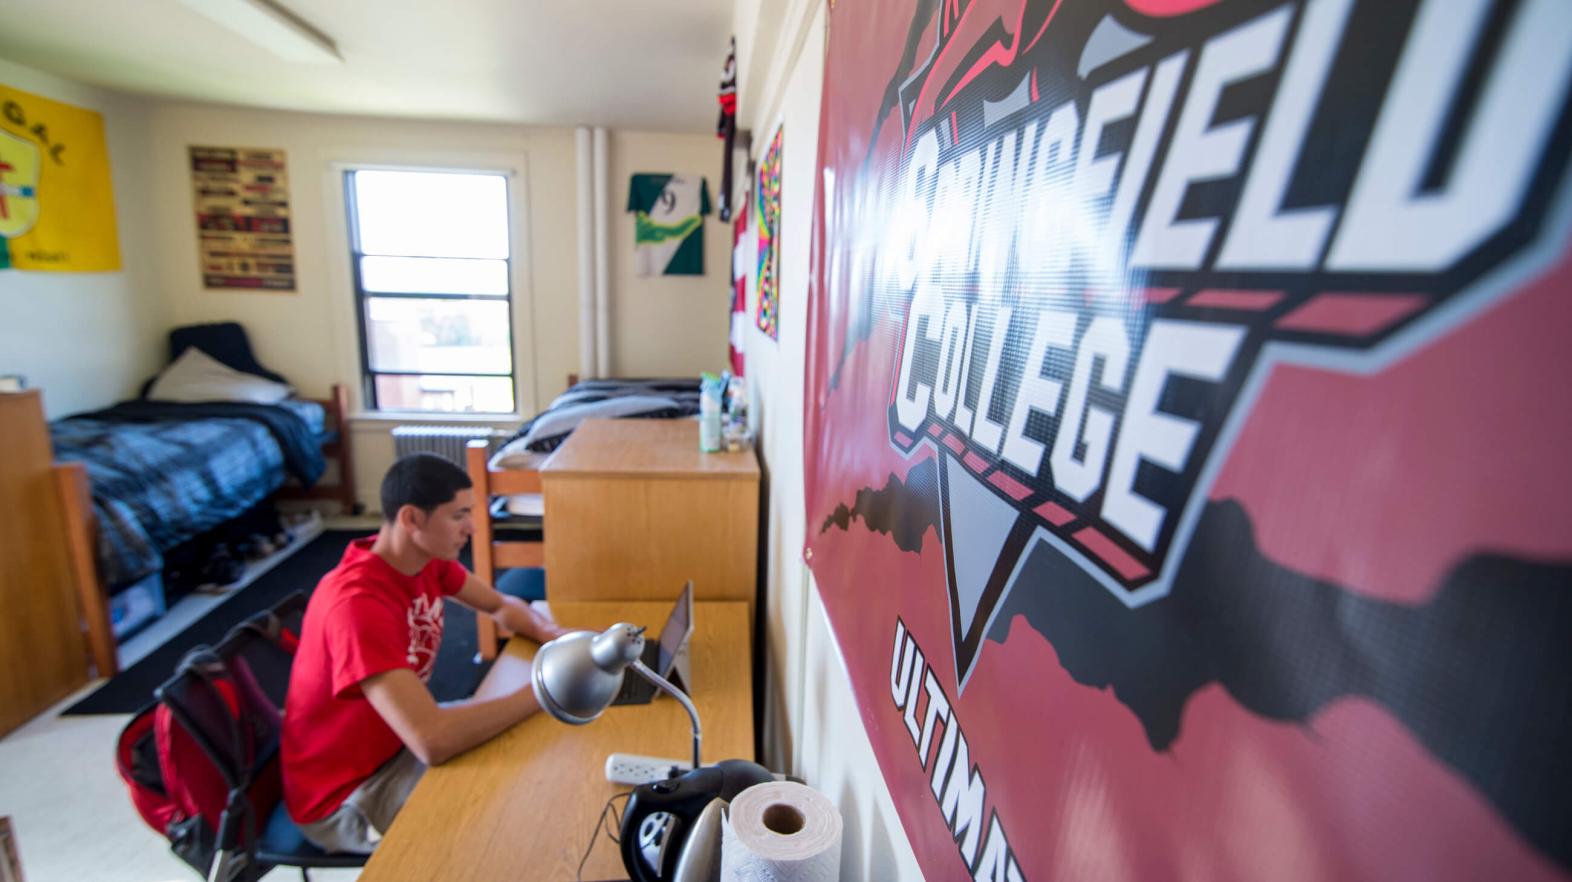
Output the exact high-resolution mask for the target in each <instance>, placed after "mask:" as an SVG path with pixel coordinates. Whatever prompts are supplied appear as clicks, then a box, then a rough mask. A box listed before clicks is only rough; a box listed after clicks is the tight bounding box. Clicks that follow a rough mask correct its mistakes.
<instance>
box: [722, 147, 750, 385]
mask: <svg viewBox="0 0 1572 882" xmlns="http://www.w3.org/2000/svg"><path fill="white" fill-rule="evenodd" d="M747 179H748V180H749V181H751V180H752V179H753V176H752V175H751V174H750V175H748V178H747ZM750 195H751V194H750V193H749V190H748V188H747V187H744V188H743V191H742V198H741V199H740V200H739V201H740V202H741V204H742V205H743V206H747V205H748V204H749V199H750ZM752 216H753V212H751V211H748V210H747V209H746V208H744V209H743V210H742V211H739V212H737V216H736V218H735V219H733V221H732V240H731V287H732V291H731V305H730V313H729V315H728V316H727V320H728V323H729V327H730V333H729V334H728V335H727V338H728V339H727V349H728V353H727V354H728V355H729V356H730V358H731V373H732V375H733V376H737V377H741V376H744V375H745V373H746V371H745V370H744V368H745V367H746V359H745V358H744V356H743V353H744V352H745V351H746V349H747V335H748V287H749V280H750V279H752V278H753V275H754V262H753V249H754V247H755V244H756V243H755V241H754V238H753V235H752V233H753V231H752V230H751V229H750V228H749V225H748V220H749V218H751V217H752Z"/></svg>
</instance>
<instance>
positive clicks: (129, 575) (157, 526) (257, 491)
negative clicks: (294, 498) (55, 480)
mask: <svg viewBox="0 0 1572 882" xmlns="http://www.w3.org/2000/svg"><path fill="white" fill-rule="evenodd" d="M302 428H304V427H302ZM49 430H50V437H51V440H52V441H53V443H54V448H55V458H56V459H57V460H61V461H66V462H80V463H83V464H84V465H85V466H86V467H87V474H88V478H89V480H90V482H91V484H92V496H93V514H94V515H95V516H96V517H97V520H98V547H97V549H96V552H97V557H98V567H99V573H100V575H101V577H102V578H103V580H104V583H105V584H106V585H109V586H111V591H113V590H114V588H117V587H120V586H123V585H126V584H128V583H130V582H132V581H135V580H136V579H140V578H142V577H143V576H146V575H147V574H149V573H153V572H156V571H159V570H161V569H163V565H164V559H163V552H165V551H167V550H169V549H171V548H173V547H175V546H176V545H179V544H180V543H181V542H184V541H186V540H187V539H190V538H192V537H193V536H196V535H197V534H199V533H202V532H204V531H205V530H208V529H210V528H212V527H214V526H217V525H218V524H220V523H222V522H224V521H226V520H229V519H230V518H233V517H236V516H238V515H240V514H241V513H243V512H245V511H246V509H248V508H250V507H252V506H253V505H256V504H257V503H258V502H261V501H262V500H263V499H264V498H266V497H267V495H268V494H270V493H272V492H273V491H274V490H276V489H278V487H279V486H280V485H282V484H283V483H284V478H285V474H286V468H285V456H284V450H283V448H282V447H281V445H280V443H279V441H278V440H277V439H275V437H274V434H273V433H272V432H271V431H269V429H268V428H267V426H266V425H264V424H263V423H260V422H257V421H255V420H251V419H242V418H233V419H230V418H217V419H215V418H202V419H185V420H161V421H146V422H125V421H120V420H113V419H106V418H103V414H102V413H98V414H82V415H79V416H73V417H67V418H65V419H62V420H56V421H55V422H53V423H51V424H50V426H49ZM317 456H318V457H319V458H320V452H318V453H317ZM318 473H319V474H320V470H319V471H318Z"/></svg>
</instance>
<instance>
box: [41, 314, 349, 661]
mask: <svg viewBox="0 0 1572 882" xmlns="http://www.w3.org/2000/svg"><path fill="white" fill-rule="evenodd" d="M170 341H171V353H172V357H171V361H170V365H169V366H168V367H166V368H165V369H164V370H163V371H161V372H160V373H159V374H158V375H157V376H155V377H154V378H153V379H152V380H149V382H148V383H147V384H146V385H144V387H143V391H142V396H141V397H139V398H137V399H133V400H130V401H124V402H121V403H119V404H116V405H114V406H112V407H108V408H105V409H103V410H98V411H93V412H89V413H82V414H75V415H72V416H69V417H65V418H63V419H59V420H55V421H54V422H52V423H50V424H49V434H50V440H51V443H52V444H53V447H54V457H55V461H56V463H57V466H56V480H57V482H58V483H59V484H60V491H61V495H62V498H63V499H64V501H65V506H66V516H67V525H66V526H67V534H68V540H69V544H70V545H71V547H72V552H73V558H74V563H73V568H74V571H75V572H74V575H75V576H76V581H77V583H78V586H79V587H78V590H79V591H80V592H81V594H82V607H83V609H84V611H85V613H84V616H85V618H86V624H87V631H88V641H89V648H90V650H91V652H92V655H93V658H94V662H95V664H96V666H97V667H98V669H99V671H100V673H101V674H103V675H109V674H112V673H113V672H114V671H115V670H116V669H117V667H118V664H117V662H116V651H115V647H116V633H115V632H116V629H115V627H114V621H113V618H114V617H113V616H112V614H111V613H110V608H111V606H112V605H117V606H120V605H123V602H124V601H125V598H126V597H128V596H134V592H147V591H152V592H156V596H157V599H158V603H157V604H156V608H154V609H152V610H150V611H148V610H147V604H145V603H144V604H142V606H143V610H144V612H149V614H150V615H156V614H157V613H158V612H161V610H162V599H163V594H162V587H161V582H160V579H159V576H160V574H161V573H162V572H163V570H164V566H165V555H166V553H168V552H169V551H170V550H171V549H175V548H177V547H179V546H180V545H181V544H182V543H185V542H187V541H188V540H191V539H193V538H194V537H197V536H199V535H201V534H203V533H205V532H206V531H208V530H210V529H213V528H215V527H217V526H219V525H222V524H226V523H228V522H230V521H232V520H233V519H235V518H237V517H238V516H240V515H242V514H244V513H246V512H247V511H249V510H252V509H253V508H254V507H256V506H258V505H259V504H262V503H264V502H265V501H267V500H270V499H273V498H304V499H331V500H335V501H337V502H338V503H339V504H340V506H341V507H343V509H344V510H345V511H353V510H354V507H355V505H354V495H353V471H352V468H351V463H350V459H349V445H348V443H347V442H348V434H347V422H346V418H347V412H348V407H347V394H346V391H345V389H344V388H343V387H342V386H339V385H335V386H334V387H333V393H332V397H331V398H328V399H308V398H300V397H297V396H294V395H292V394H290V392H289V387H288V385H287V383H282V382H275V380H277V381H282V378H281V377H278V375H276V374H272V373H271V372H268V371H266V369H265V368H262V367H261V366H260V365H257V364H256V363H255V359H254V358H253V357H252V356H251V353H250V347H249V344H248V343H247V342H246V340H245V334H244V331H243V330H241V329H240V326H239V325H236V324H233V323H222V324H219V325H200V326H188V327H185V328H177V329H176V330H175V331H174V332H172V333H171V335H170ZM193 349H194V350H196V351H188V350H193ZM210 353H212V354H210ZM193 370H197V371H198V373H195V374H193V373H192V371H193ZM204 370H205V371H206V372H205V373H202V372H201V371H204ZM193 379H194V380H196V381H200V382H198V384H197V385H196V386H195V387H193V386H191V385H190V383H191V382H192V381H193ZM182 382H183V383H186V384H187V385H185V386H178V384H179V383H182ZM201 382H206V383H209V384H214V383H223V384H227V385H222V386H219V387H217V388H218V390H219V391H218V392H215V393H212V394H206V393H207V392H208V390H210V389H212V388H214V387H213V386H212V385H208V386H203V385H201ZM237 383H238V384H239V385H238V386H236V385H235V384H237ZM177 386H178V388H177ZM228 389H239V390H240V392H238V393H237V394H233V395H226V394H223V392H224V390H228ZM258 389H262V391H263V392H265V393H266V395H262V394H261V393H259V392H258ZM172 392H181V393H193V392H194V393H199V394H189V395H185V396H184V397H182V395H180V394H171V393H172ZM248 395H249V396H251V397H247V396H248ZM286 395H288V397H283V396H286ZM264 399H265V400H264ZM330 461H331V462H333V463H334V464H335V465H336V468H335V469H334V472H335V473H334V475H333V480H332V481H331V482H325V481H323V480H322V478H323V476H324V473H325V472H326V471H327V466H328V463H329V462H330ZM275 523H276V521H275ZM150 585H151V586H152V587H151V588H149V586H150Z"/></svg>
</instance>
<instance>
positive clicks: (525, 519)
mask: <svg viewBox="0 0 1572 882" xmlns="http://www.w3.org/2000/svg"><path fill="white" fill-rule="evenodd" d="M698 413H699V381H698V379H696V378H695V379H626V380H617V379H611V380H585V381H583V382H575V379H574V378H572V377H570V378H569V380H568V391H566V392H564V393H562V394H561V395H559V396H558V397H557V398H556V400H554V401H553V402H552V403H551V406H550V407H548V408H546V409H545V410H543V411H541V412H540V413H539V414H537V415H536V416H535V417H533V418H531V419H530V420H528V421H526V422H525V423H524V425H522V426H520V427H519V430H518V431H517V432H515V433H514V434H513V436H512V437H511V438H509V439H508V440H507V441H506V442H505V443H503V444H502V446H501V447H499V448H498V449H497V451H496V453H495V454H492V455H488V451H489V445H488V444H487V443H486V442H484V441H474V442H471V443H470V445H469V450H468V451H467V455H468V459H467V470H468V472H469V477H470V481H471V482H472V483H473V484H474V486H475V496H476V497H477V498H478V499H481V500H484V501H485V504H483V505H482V506H481V511H480V512H479V513H478V514H477V516H476V518H475V532H474V536H473V537H472V540H471V541H472V543H473V548H474V563H475V575H476V576H478V577H479V578H481V579H482V580H483V581H485V582H486V583H488V584H491V585H496V586H497V587H498V588H499V589H500V590H503V591H504V592H506V593H509V594H513V595H515V596H519V597H523V598H524V599H527V600H538V599H541V598H542V597H543V596H544V594H545V574H544V570H543V569H541V568H542V567H543V566H544V565H545V518H544V515H545V512H544V510H543V506H542V503H541V481H540V467H541V465H543V464H544V463H545V461H546V460H547V459H548V458H549V457H550V456H551V454H552V452H553V451H555V450H556V449H557V448H558V447H560V446H562V443H563V442H564V441H566V440H567V439H568V436H569V435H571V434H572V433H573V430H574V429H575V428H576V427H577V426H578V425H579V424H580V423H582V422H583V421H584V420H587V419H608V418H616V419H679V418H689V417H695V416H697V415H698ZM504 570H506V571H508V572H507V573H505V574H503V575H502V576H501V577H500V578H499V573H500V572H501V571H504ZM475 626H476V630H477V632H478V633H477V638H478V641H479V644H480V654H481V657H482V658H485V659H488V660H489V659H491V658H494V657H495V656H496V652H497V638H498V637H499V636H505V635H499V634H498V632H497V625H496V622H495V621H494V620H493V619H492V618H491V617H490V616H485V615H479V616H477V617H476V619H475Z"/></svg>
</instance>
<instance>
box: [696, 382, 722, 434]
mask: <svg viewBox="0 0 1572 882" xmlns="http://www.w3.org/2000/svg"><path fill="white" fill-rule="evenodd" d="M725 388H726V386H725V383H724V382H723V381H722V380H721V378H720V377H717V376H715V375H714V374H711V373H705V374H704V375H703V376H702V378H701V379H700V381H699V450H701V451H703V452H705V453H714V452H716V451H718V450H720V449H721V395H722V394H723V392H722V390H724V389H725Z"/></svg>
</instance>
